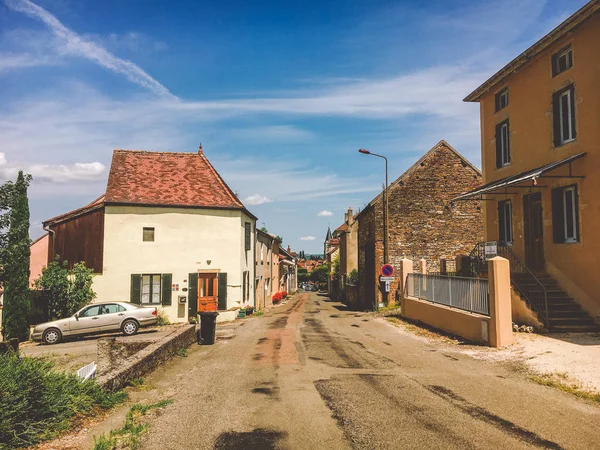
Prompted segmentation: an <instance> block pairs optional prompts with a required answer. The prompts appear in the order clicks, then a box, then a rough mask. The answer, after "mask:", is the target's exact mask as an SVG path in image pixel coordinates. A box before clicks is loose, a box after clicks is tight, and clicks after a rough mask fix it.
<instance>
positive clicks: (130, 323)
mask: <svg viewBox="0 0 600 450" xmlns="http://www.w3.org/2000/svg"><path fill="white" fill-rule="evenodd" d="M139 328H140V326H139V325H138V323H137V322H136V321H135V320H126V321H125V323H123V334H124V335H125V336H133V335H134V334H136V333H137V332H138V329H139Z"/></svg>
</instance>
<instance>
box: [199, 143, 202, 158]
mask: <svg viewBox="0 0 600 450" xmlns="http://www.w3.org/2000/svg"><path fill="white" fill-rule="evenodd" d="M198 154H199V155H202V142H200V146H199V147H198Z"/></svg>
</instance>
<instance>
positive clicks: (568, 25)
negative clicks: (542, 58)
mask: <svg viewBox="0 0 600 450" xmlns="http://www.w3.org/2000/svg"><path fill="white" fill-rule="evenodd" d="M599 10H600V1H599V0H591V1H590V2H588V3H586V4H585V5H584V6H582V7H581V8H580V9H579V10H578V11H577V12H575V13H574V14H573V15H571V16H570V17H569V18H568V19H567V20H565V21H564V22H562V23H561V24H560V25H558V26H557V27H556V28H555V29H554V30H552V31H551V32H550V33H548V34H547V35H545V36H544V37H543V38H541V39H540V40H539V41H537V42H536V43H535V44H533V45H532V46H531V47H529V48H528V49H527V50H525V51H524V52H523V53H521V54H520V55H519V56H517V57H516V58H515V59H513V60H512V61H511V62H509V63H508V64H507V65H506V66H504V67H503V68H502V69H500V70H499V71H498V72H496V73H495V74H494V75H493V76H492V77H491V78H489V79H488V80H487V81H486V82H485V83H483V84H482V85H481V86H479V87H478V88H477V89H475V90H474V91H473V92H471V93H470V94H469V95H467V96H466V97H465V99H464V100H463V101H465V102H477V101H479V99H480V98H481V97H482V96H483V95H484V94H485V93H486V92H488V91H490V90H491V89H493V88H494V86H497V85H498V84H500V83H502V82H503V81H504V80H505V79H506V78H507V77H508V76H509V75H511V74H513V73H514V72H516V71H518V70H519V69H520V68H521V67H523V66H524V65H525V64H528V63H529V62H530V61H531V60H532V59H533V58H535V57H536V56H537V55H538V54H540V53H541V52H543V51H544V50H545V49H546V48H548V47H549V46H551V45H552V44H554V43H555V42H557V41H558V40H559V39H561V38H562V37H563V36H564V35H566V34H567V33H569V32H570V31H572V30H573V29H574V28H575V27H577V26H579V25H580V24H581V23H582V22H584V21H585V20H587V19H589V18H590V17H591V16H592V15H593V14H594V13H596V12H597V11H599Z"/></svg>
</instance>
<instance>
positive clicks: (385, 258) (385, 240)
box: [358, 148, 390, 303]
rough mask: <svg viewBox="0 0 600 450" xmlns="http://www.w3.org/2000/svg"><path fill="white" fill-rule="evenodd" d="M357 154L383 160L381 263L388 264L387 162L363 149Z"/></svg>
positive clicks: (380, 156) (386, 294) (381, 156)
mask: <svg viewBox="0 0 600 450" xmlns="http://www.w3.org/2000/svg"><path fill="white" fill-rule="evenodd" d="M358 152H359V153H362V154H363V155H371V156H376V157H378V158H383V159H384V160H385V189H384V191H383V263H384V264H388V263H389V262H390V260H389V253H388V160H387V158H386V157H385V156H383V155H378V154H377V153H373V152H370V151H369V150H366V149H364V148H361V149H359V150H358ZM387 296H388V293H387V292H386V293H385V300H386V303H387Z"/></svg>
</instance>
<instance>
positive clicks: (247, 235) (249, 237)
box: [244, 222, 252, 250]
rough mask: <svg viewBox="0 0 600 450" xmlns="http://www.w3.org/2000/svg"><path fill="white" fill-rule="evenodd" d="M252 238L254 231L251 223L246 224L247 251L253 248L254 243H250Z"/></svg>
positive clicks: (245, 246)
mask: <svg viewBox="0 0 600 450" xmlns="http://www.w3.org/2000/svg"><path fill="white" fill-rule="evenodd" d="M251 237H252V229H251V225H250V222H246V223H244V241H245V242H244V248H245V249H246V250H250V249H251V248H252V243H251V242H250V239H251Z"/></svg>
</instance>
